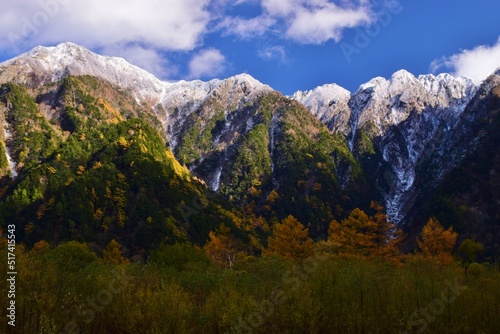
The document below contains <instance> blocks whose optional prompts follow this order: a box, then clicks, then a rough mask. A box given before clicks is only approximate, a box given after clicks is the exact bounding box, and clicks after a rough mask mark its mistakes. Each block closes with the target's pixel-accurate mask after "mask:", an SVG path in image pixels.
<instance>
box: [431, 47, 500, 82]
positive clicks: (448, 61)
mask: <svg viewBox="0 0 500 334" xmlns="http://www.w3.org/2000/svg"><path fill="white" fill-rule="evenodd" d="M499 67H500V38H499V39H498V41H497V43H496V44H495V45H493V46H488V45H481V46H478V47H476V48H474V49H473V50H464V51H462V52H461V53H458V54H455V55H453V56H451V57H445V58H443V59H439V60H435V61H433V62H432V64H431V70H432V72H436V71H438V70H440V69H441V68H448V69H450V70H451V71H452V72H453V74H454V75H455V76H464V77H468V78H470V79H472V80H474V81H476V82H480V81H483V80H484V79H486V78H487V77H488V76H489V75H491V74H493V73H494V72H495V71H496V70H497V69H498V68H499Z"/></svg>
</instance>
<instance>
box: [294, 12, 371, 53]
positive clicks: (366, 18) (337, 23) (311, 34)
mask: <svg viewBox="0 0 500 334" xmlns="http://www.w3.org/2000/svg"><path fill="white" fill-rule="evenodd" d="M370 20H371V19H370V14H369V11H368V9H366V8H358V9H342V8H339V7H337V6H335V5H333V4H330V3H328V4H324V6H321V7H317V8H314V9H306V8H301V9H300V10H298V11H297V13H296V15H295V18H294V19H293V21H292V22H291V24H290V27H289V28H288V30H287V32H286V34H287V36H288V37H289V38H291V39H293V40H295V41H297V42H299V43H304V44H321V43H324V42H326V41H328V40H330V39H333V40H335V41H336V42H338V41H339V40H340V38H341V36H342V31H343V30H344V29H345V28H352V27H355V26H358V25H362V24H367V23H369V22H370Z"/></svg>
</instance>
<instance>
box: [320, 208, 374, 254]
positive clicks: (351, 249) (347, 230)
mask: <svg viewBox="0 0 500 334" xmlns="http://www.w3.org/2000/svg"><path fill="white" fill-rule="evenodd" d="M375 232H376V224H375V222H374V221H373V219H371V218H370V217H369V216H368V215H367V214H366V213H365V212H364V211H363V210H360V209H358V208H356V209H354V210H352V212H351V213H350V214H349V216H348V217H347V218H346V219H344V220H342V222H341V223H338V222H337V221H336V220H334V221H332V222H331V223H330V228H329V230H328V234H329V241H330V242H331V243H332V244H334V245H337V247H338V250H339V251H340V252H341V253H347V254H361V255H370V253H371V251H372V250H373V249H375V248H376V241H375V238H376V233H375Z"/></svg>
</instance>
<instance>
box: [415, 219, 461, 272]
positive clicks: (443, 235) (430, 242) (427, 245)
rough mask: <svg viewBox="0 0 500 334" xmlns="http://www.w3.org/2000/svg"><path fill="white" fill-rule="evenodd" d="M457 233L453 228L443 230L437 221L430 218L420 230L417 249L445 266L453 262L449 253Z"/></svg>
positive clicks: (453, 245)
mask: <svg viewBox="0 0 500 334" xmlns="http://www.w3.org/2000/svg"><path fill="white" fill-rule="evenodd" d="M457 235H458V234H457V233H456V232H453V228H452V227H450V228H449V229H447V230H445V229H444V228H443V226H441V224H440V223H439V221H438V220H437V219H436V218H434V217H432V218H430V219H429V220H428V221H427V224H426V225H425V226H424V227H423V229H422V240H418V241H417V243H418V248H419V249H420V251H421V252H422V254H423V255H424V256H426V257H431V258H434V259H435V260H436V261H437V262H439V263H442V264H445V263H450V262H452V261H453V257H452V255H451V252H452V251H453V248H454V247H455V243H456V242H457Z"/></svg>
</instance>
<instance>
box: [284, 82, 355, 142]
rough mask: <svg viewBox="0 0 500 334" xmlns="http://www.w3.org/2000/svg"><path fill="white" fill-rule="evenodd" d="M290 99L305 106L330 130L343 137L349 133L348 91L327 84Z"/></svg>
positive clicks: (296, 94) (299, 93) (349, 97)
mask: <svg viewBox="0 0 500 334" xmlns="http://www.w3.org/2000/svg"><path fill="white" fill-rule="evenodd" d="M291 98H292V99H293V100H296V101H298V102H300V103H302V104H303V105H304V106H306V107H307V108H308V109H309V110H310V111H311V112H312V113H313V115H314V116H316V117H317V118H318V119H319V120H320V121H321V122H322V123H323V124H325V125H326V126H327V127H328V128H329V129H330V130H332V131H334V132H340V133H343V134H345V135H347V134H348V133H349V132H350V126H349V118H350V116H351V109H350V108H349V100H350V99H351V93H350V92H349V91H348V90H346V89H344V88H342V87H340V86H339V85H336V84H327V85H324V86H320V87H317V88H315V89H313V90H310V91H305V92H301V91H298V92H296V93H295V94H294V95H293V96H291Z"/></svg>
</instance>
